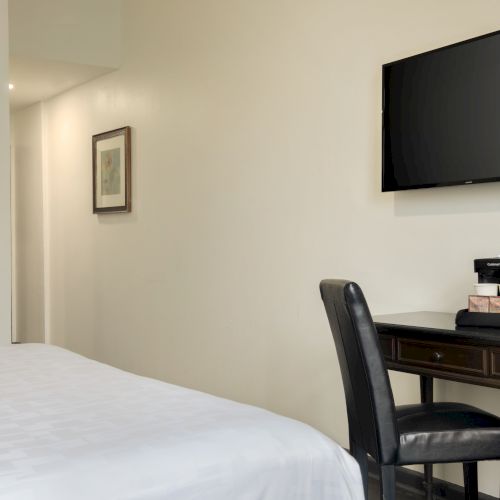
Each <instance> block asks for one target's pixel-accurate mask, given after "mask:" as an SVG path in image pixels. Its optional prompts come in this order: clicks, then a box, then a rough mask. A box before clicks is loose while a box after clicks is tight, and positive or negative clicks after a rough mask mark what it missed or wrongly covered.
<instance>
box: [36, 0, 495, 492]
mask: <svg viewBox="0 0 500 500" xmlns="http://www.w3.org/2000/svg"><path fill="white" fill-rule="evenodd" d="M499 18H500V4H499V3H498V2H497V1H495V0H481V1H479V2H470V1H465V0H462V1H457V0H442V1H440V2H436V1H435V0H422V1H420V2H415V1H410V0H381V1H370V2H359V1H356V2H349V1H334V0H313V1H308V2H304V1H298V0H286V1H285V0H271V1H270V0H265V1H264V0H257V1H252V2H249V1H243V0H236V1H235V0H206V1H195V0H190V1H186V0H169V1H168V2H167V1H160V0H157V1H153V0H148V1H142V2H134V1H128V2H126V9H125V17H124V20H125V25H126V29H125V54H126V58H125V61H124V64H123V67H122V68H121V69H120V70H119V71H117V72H115V73H113V74H109V75H107V76H105V77H103V78H100V79H98V80H95V81H94V82H92V83H89V84H86V85H84V86H82V87H79V88H77V89H74V90H72V91H70V92H68V93H66V94H63V95H61V96H59V97H57V98H55V99H53V100H51V101H49V102H48V103H47V104H46V117H45V118H46V123H47V128H46V134H47V177H46V192H45V196H46V199H47V201H48V205H47V207H46V210H47V214H48V220H47V223H48V225H47V229H46V231H47V235H46V237H47V239H48V241H49V242H50V251H49V253H48V255H47V257H46V259H47V262H46V263H47V266H48V267H50V286H49V287H48V292H49V293H48V295H47V300H48V303H47V304H48V305H47V314H50V320H49V321H48V322H47V324H48V332H47V334H48V335H49V337H50V339H51V341H52V342H54V343H56V344H59V345H63V346H66V347H68V348H70V349H73V350H76V351H78V352H81V353H82V354H85V355H89V356H91V357H95V358H97V359H99V360H101V361H105V362H108V363H111V364H113V365H116V366H119V367H122V368H125V369H127V370H132V371H135V372H138V373H141V374H145V375H149V376H153V377H158V378H161V379H165V380H169V381H171V382H174V383H178V384H182V385H186V386H190V387H196V388H198V389H201V390H205V391H208V392H212V393H215V394H219V395H222V396H226V397H229V398H234V399H237V400H241V401H245V402H248V403H253V404H257V405H261V406H265V407H267V408H270V409H272V410H275V411H277V412H280V413H283V414H286V415H290V416H292V417H295V418H298V419H301V420H304V421H306V422H309V423H311V424H312V425H314V426H316V427H318V428H320V429H321V430H323V431H324V432H326V433H328V434H329V435H331V436H333V437H335V438H336V439H337V440H338V441H340V442H341V443H342V444H344V445H345V444H346V443H347V440H346V416H345V409H344V398H343V391H342V386H341V379H340V375H339V370H338V367H337V361H336V357H335V352H334V346H333V342H332V340H331V337H330V333H329V329H328V325H327V321H326V318H325V314H324V311H323V307H322V304H321V300H320V297H319V293H318V283H319V281H320V279H322V278H325V277H341V276H342V277H348V278H352V279H355V280H357V281H358V282H359V283H360V284H361V286H362V287H363V288H364V290H365V291H366V294H367V298H368V300H369V303H370V304H371V306H372V308H373V310H374V312H379V313H382V312H392V311H393V312H396V311H404V310H421V309H434V310H448V311H455V310H457V309H458V308H460V307H463V306H464V303H465V298H466V296H467V294H468V293H469V291H470V289H471V283H472V282H473V279H474V275H473V271H472V260H473V258H474V257H486V256H490V255H495V254H497V253H498V251H499V250H500V246H499V241H498V238H497V235H496V231H495V230H494V228H496V227H497V226H498V223H499V219H500V184H499V183H495V184H489V185H476V186H463V187H454V188H443V189H433V190H428V191H418V192H407V193H399V194H392V193H386V194H382V193H381V192H380V156H381V151H380V143H381V138H380V135H381V132H380V109H381V99H380V97H381V64H382V63H384V62H388V61H390V60H394V59H397V58H400V57H404V56H407V55H410V54H414V53H418V52H421V51H424V50H427V49H431V48H434V47H438V46H441V45H444V44H447V43H451V42H455V41H458V40H462V39H465V38H468V37H471V36H474V35H478V34H482V33H485V32H488V31H493V30H495V29H498V19H499ZM124 125H130V126H132V127H133V203H134V209H133V212H132V213H131V214H129V215H102V216H96V215H92V213H91V212H92V196H91V183H92V180H91V149H90V138H91V135H92V134H95V133H98V132H103V131H106V130H110V129H113V128H116V127H121V126H124ZM465 229H466V230H467V237H464V231H465ZM393 382H394V387H395V392H396V397H397V402H398V403H404V402H410V401H415V400H417V398H418V381H417V379H416V378H415V377H410V376H402V375H397V376H395V377H393ZM437 385H438V387H437V393H438V396H440V397H441V398H443V399H452V398H456V399H459V400H463V401H471V402H474V403H477V404H479V405H480V406H482V407H483V408H486V409H489V410H491V411H494V412H497V413H499V414H500V403H499V398H498V392H497V391H494V390H492V389H491V390H490V389H485V388H483V389H482V388H477V387H473V386H465V385H458V384H456V385H455V384H451V383H445V382H438V384H437ZM439 473H440V474H441V475H443V476H444V477H446V478H448V479H451V480H456V481H457V482H460V481H461V480H460V474H459V470H458V469H457V468H456V467H445V468H442V469H441V470H440V471H439ZM480 475H481V477H480V481H481V486H482V489H483V490H484V491H486V492H488V493H490V494H492V495H497V494H498V489H499V480H498V463H490V464H482V465H481V466H480Z"/></svg>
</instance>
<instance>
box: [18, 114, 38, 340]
mask: <svg viewBox="0 0 500 500" xmlns="http://www.w3.org/2000/svg"><path fill="white" fill-rule="evenodd" d="M11 128H12V134H11V136H12V139H11V147H12V188H13V189H12V205H13V209H14V220H13V231H12V238H13V255H14V261H13V283H14V286H13V294H12V295H13V320H14V321H13V336H14V338H15V339H16V340H17V341H19V342H43V341H44V340H45V331H44V330H45V325H44V272H43V270H44V263H43V258H44V252H43V199H42V195H43V182H42V171H43V169H42V165H43V133H42V105H41V104H37V105H35V106H30V107H29V108H27V109H25V110H23V111H19V112H17V113H15V114H14V115H13V119H12V123H11Z"/></svg>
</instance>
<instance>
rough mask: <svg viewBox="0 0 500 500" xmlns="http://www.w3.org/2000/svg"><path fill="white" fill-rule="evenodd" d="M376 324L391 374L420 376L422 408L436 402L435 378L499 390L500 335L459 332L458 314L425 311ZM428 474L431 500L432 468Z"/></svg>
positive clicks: (469, 330)
mask: <svg viewBox="0 0 500 500" xmlns="http://www.w3.org/2000/svg"><path fill="white" fill-rule="evenodd" d="M374 321H375V326H376V328H377V331H378V333H379V335H380V342H381V345H382V351H383V352H384V357H385V360H386V362H387V368H389V369H390V370H397V371H401V372H407V373H415V374H416V375H420V393H421V396H420V397H421V401H422V403H427V402H432V400H433V392H434V391H433V377H437V378H442V379H446V380H454V381H456V382H465V383H468V384H476V385H484V386H487V387H496V388H499V389H500V329H498V330H497V329H487V328H469V327H468V328H457V327H456V326H455V314H451V313H439V312H426V311H422V312H415V313H401V314H388V315H381V316H375V317H374ZM424 470H425V472H424V474H425V480H424V489H425V491H426V499H427V500H432V498H433V496H432V465H430V464H427V465H425V467H424Z"/></svg>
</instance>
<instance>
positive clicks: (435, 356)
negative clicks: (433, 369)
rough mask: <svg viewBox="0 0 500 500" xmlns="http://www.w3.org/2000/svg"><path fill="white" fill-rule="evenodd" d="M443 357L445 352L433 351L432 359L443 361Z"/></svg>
mask: <svg viewBox="0 0 500 500" xmlns="http://www.w3.org/2000/svg"><path fill="white" fill-rule="evenodd" d="M443 358H444V354H443V353H442V352H439V351H435V352H433V353H432V360H433V361H436V362H439V361H442V359H443Z"/></svg>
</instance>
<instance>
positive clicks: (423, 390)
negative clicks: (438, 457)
mask: <svg viewBox="0 0 500 500" xmlns="http://www.w3.org/2000/svg"><path fill="white" fill-rule="evenodd" d="M433 399H434V384H433V379H432V377H426V376H424V375H420V401H421V402H422V403H432V401H433ZM424 488H425V499H426V500H432V464H425V465H424Z"/></svg>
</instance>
